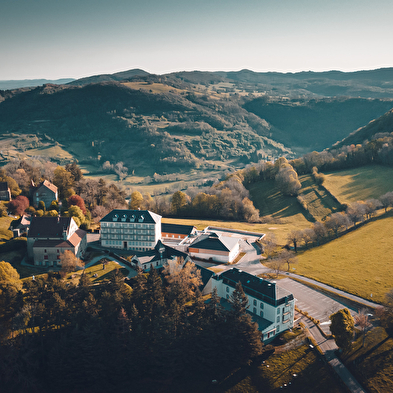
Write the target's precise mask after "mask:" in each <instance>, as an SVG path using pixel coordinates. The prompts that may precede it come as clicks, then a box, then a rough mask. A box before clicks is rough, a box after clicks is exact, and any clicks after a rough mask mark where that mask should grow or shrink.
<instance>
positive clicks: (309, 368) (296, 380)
mask: <svg viewBox="0 0 393 393" xmlns="http://www.w3.org/2000/svg"><path fill="white" fill-rule="evenodd" d="M318 356H319V355H317V354H316V351H315V350H311V349H310V347H309V346H308V345H307V344H303V345H301V346H299V347H298V348H295V349H292V350H289V351H285V352H283V353H280V354H274V355H271V356H270V357H269V358H268V359H267V360H266V361H265V362H264V363H260V364H259V365H256V366H254V367H250V372H249V373H248V375H246V376H245V377H244V378H241V377H240V378H239V377H238V376H236V374H234V375H231V376H230V377H229V378H228V381H225V382H226V383H225V382H224V383H223V385H224V386H229V385H231V381H233V380H235V381H236V380H237V382H236V383H235V384H233V385H232V386H231V387H229V388H228V389H223V390H222V391H225V392H227V393H240V392H247V393H251V392H263V391H265V392H275V391H283V390H284V389H285V391H288V392H300V391H302V392H319V393H324V392H326V393H336V392H337V393H338V392H346V390H345V388H343V387H342V386H341V384H340V383H339V382H337V380H336V378H335V375H334V374H333V371H332V370H331V369H330V368H329V366H327V365H326V364H325V363H324V362H322V361H319V358H318ZM294 374H296V376H294ZM239 379H240V380H239Z"/></svg>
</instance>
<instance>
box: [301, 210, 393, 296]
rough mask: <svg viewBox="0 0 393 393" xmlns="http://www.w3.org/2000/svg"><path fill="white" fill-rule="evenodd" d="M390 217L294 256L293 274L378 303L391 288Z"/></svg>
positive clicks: (392, 247)
mask: <svg viewBox="0 0 393 393" xmlns="http://www.w3.org/2000/svg"><path fill="white" fill-rule="evenodd" d="M392 228H393V217H392V216H390V217H387V218H382V219H379V220H376V221H373V222H370V223H367V224H365V225H363V226H362V227H360V228H358V229H357V230H355V231H353V232H350V233H348V234H346V235H344V236H342V237H340V238H338V239H335V240H333V241H331V242H329V243H326V244H324V245H322V246H320V247H317V248H312V249H310V250H307V251H304V252H301V253H298V264H297V265H296V266H295V269H296V273H298V274H301V275H303V276H306V277H310V278H313V279H315V280H317V281H320V282H323V283H325V284H328V285H331V286H333V287H336V288H339V289H342V290H344V291H347V292H349V293H353V294H355V295H358V296H361V297H363V298H365V299H369V300H373V301H376V302H381V301H382V300H383V298H384V295H385V293H386V292H388V291H389V290H390V289H392V288H393V269H392V265H393V231H392Z"/></svg>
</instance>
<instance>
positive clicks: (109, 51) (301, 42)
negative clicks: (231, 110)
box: [0, 0, 393, 80]
mask: <svg viewBox="0 0 393 393" xmlns="http://www.w3.org/2000/svg"><path fill="white" fill-rule="evenodd" d="M392 15H393V1H391V0H374V1H372V2H371V1H364V0H324V1H320V0H259V1H258V0H242V1H240V0H236V1H235V0H198V1H188V0H161V1H160V0H145V1H136V0H128V1H126V0H110V1H108V0H62V1H60V0H0V80H7V79H32V78H46V79H56V78H65V77H73V78H79V77H84V76H91V75H95V74H103V73H114V72H118V71H124V70H128V69H132V68H142V69H144V70H145V71H148V72H152V73H159V74H163V73H167V72H173V71H183V70H187V71H191V70H201V71H217V70H224V71H227V70H233V71H236V70H240V69H244V68H248V69H251V70H253V71H281V72H296V71H308V70H312V71H326V70H332V69H335V70H342V71H355V70H363V69H375V68H381V67H392V66H393V51H392V49H391V41H392V37H393V23H392V20H391V19H392Z"/></svg>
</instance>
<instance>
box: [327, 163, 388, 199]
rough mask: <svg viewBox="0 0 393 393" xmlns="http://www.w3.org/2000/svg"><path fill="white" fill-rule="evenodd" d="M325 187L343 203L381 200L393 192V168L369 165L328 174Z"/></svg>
mask: <svg viewBox="0 0 393 393" xmlns="http://www.w3.org/2000/svg"><path fill="white" fill-rule="evenodd" d="M324 186H325V187H326V188H327V189H328V190H329V191H330V192H331V193H332V194H333V195H334V196H335V197H337V199H338V200H339V201H340V202H341V203H350V202H356V201H361V200H363V201H364V200H366V199H369V198H379V197H380V196H381V195H383V194H385V193H386V192H389V191H393V168H392V167H386V166H382V165H368V166H364V167H360V168H352V169H346V170H342V171H337V172H331V173H326V174H325V182H324Z"/></svg>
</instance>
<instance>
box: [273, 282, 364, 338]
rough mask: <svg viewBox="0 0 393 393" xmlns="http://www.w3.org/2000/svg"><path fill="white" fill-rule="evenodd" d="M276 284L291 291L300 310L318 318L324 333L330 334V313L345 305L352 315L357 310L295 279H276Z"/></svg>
mask: <svg viewBox="0 0 393 393" xmlns="http://www.w3.org/2000/svg"><path fill="white" fill-rule="evenodd" d="M277 285H278V286H279V287H281V288H285V289H287V290H288V291H290V292H292V293H293V296H294V297H295V299H296V301H295V304H296V306H297V307H298V308H299V309H300V310H302V311H306V312H308V314H309V315H310V316H312V317H314V318H315V319H319V320H320V321H321V324H320V326H321V328H322V330H323V331H324V332H325V333H326V334H330V329H329V326H330V320H329V316H330V315H331V314H333V313H335V312H336V311H338V310H341V309H342V308H345V307H346V308H348V309H349V310H350V311H351V314H352V316H355V315H356V314H357V312H358V310H355V309H351V308H350V307H348V306H347V305H346V304H344V303H341V302H339V301H337V300H334V299H332V298H330V297H329V296H327V295H325V294H323V293H321V292H318V291H316V290H315V289H312V288H309V287H308V286H306V285H303V284H300V283H299V282H297V281H294V280H291V279H290V278H283V279H282V280H277Z"/></svg>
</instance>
